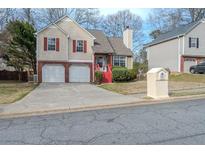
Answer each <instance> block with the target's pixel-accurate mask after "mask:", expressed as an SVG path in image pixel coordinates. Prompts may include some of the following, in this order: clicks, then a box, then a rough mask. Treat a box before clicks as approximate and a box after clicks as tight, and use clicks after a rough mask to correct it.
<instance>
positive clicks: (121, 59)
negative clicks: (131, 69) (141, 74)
mask: <svg viewBox="0 0 205 154" xmlns="http://www.w3.org/2000/svg"><path fill="white" fill-rule="evenodd" d="M114 66H122V67H125V56H114Z"/></svg>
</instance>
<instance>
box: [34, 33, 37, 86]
mask: <svg viewBox="0 0 205 154" xmlns="http://www.w3.org/2000/svg"><path fill="white" fill-rule="evenodd" d="M34 35H35V37H36V73H37V74H36V76H37V82H38V35H37V34H36V33H35V34H34Z"/></svg>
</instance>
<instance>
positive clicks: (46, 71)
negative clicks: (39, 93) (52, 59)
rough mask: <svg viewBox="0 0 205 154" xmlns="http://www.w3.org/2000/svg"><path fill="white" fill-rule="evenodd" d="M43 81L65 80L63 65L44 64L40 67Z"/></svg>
mask: <svg viewBox="0 0 205 154" xmlns="http://www.w3.org/2000/svg"><path fill="white" fill-rule="evenodd" d="M42 81H43V82H65V68H64V66H63V65H53V64H52V65H48V64H46V65H44V66H43V68H42Z"/></svg>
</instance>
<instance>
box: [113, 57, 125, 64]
mask: <svg viewBox="0 0 205 154" xmlns="http://www.w3.org/2000/svg"><path fill="white" fill-rule="evenodd" d="M116 57H118V59H117V60H118V64H119V65H115V60H116V59H115V58H116ZM120 57H123V60H124V63H125V66H122V65H121V63H120V60H122V59H120ZM113 66H121V67H127V57H126V56H122V55H115V56H113Z"/></svg>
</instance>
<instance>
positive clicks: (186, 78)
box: [169, 73, 205, 83]
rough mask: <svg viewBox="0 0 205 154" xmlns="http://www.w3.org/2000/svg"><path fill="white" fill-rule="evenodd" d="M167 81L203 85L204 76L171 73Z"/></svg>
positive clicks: (204, 81)
mask: <svg viewBox="0 0 205 154" xmlns="http://www.w3.org/2000/svg"><path fill="white" fill-rule="evenodd" d="M169 80H170V81H183V82H198V83H205V74H188V73H183V74H181V73H173V74H171V75H170V76H169Z"/></svg>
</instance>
